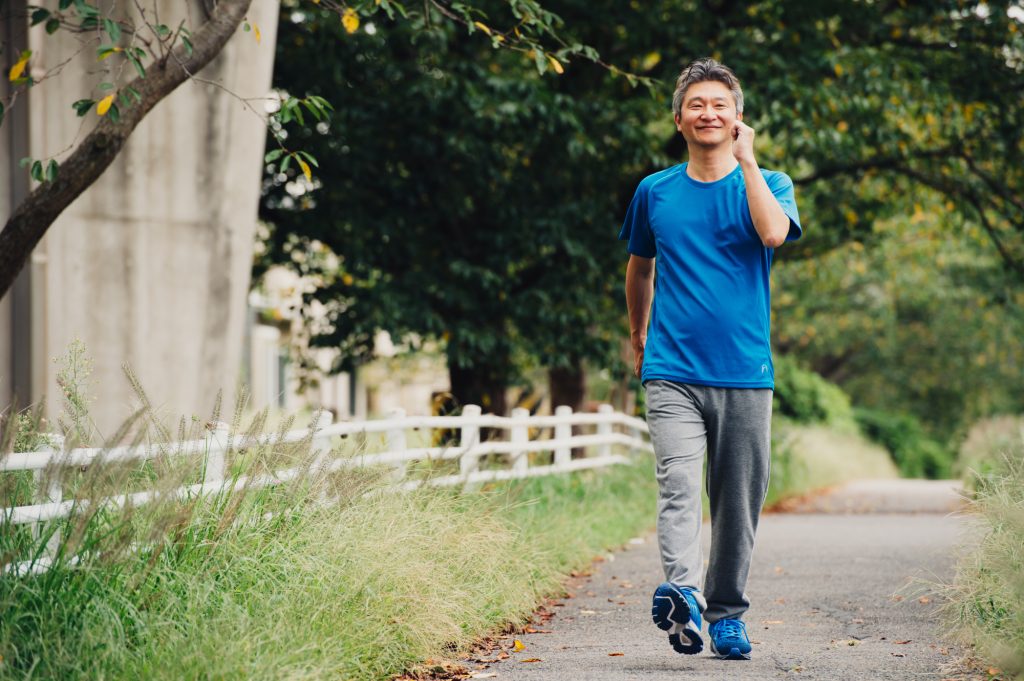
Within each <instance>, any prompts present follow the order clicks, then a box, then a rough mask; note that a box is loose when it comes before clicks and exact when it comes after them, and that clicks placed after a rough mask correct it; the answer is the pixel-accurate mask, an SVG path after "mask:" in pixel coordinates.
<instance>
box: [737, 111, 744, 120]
mask: <svg viewBox="0 0 1024 681" xmlns="http://www.w3.org/2000/svg"><path fill="white" fill-rule="evenodd" d="M736 120H738V121H742V120H743V112H742V111H740V112H739V113H737V114H736Z"/></svg>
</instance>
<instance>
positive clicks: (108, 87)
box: [96, 83, 114, 90]
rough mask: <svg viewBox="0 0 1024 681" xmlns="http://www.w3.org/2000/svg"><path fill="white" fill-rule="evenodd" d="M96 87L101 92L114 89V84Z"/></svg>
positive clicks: (103, 84) (101, 84)
mask: <svg viewBox="0 0 1024 681" xmlns="http://www.w3.org/2000/svg"><path fill="white" fill-rule="evenodd" d="M96 87H98V88H99V89H101V90H113V89H114V84H113V83H100V84H99V85H97V86H96Z"/></svg>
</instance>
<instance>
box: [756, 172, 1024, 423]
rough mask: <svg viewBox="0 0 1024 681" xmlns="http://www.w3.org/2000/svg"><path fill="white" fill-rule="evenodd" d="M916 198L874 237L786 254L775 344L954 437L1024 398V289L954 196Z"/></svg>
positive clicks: (862, 395)
mask: <svg viewBox="0 0 1024 681" xmlns="http://www.w3.org/2000/svg"><path fill="white" fill-rule="evenodd" d="M873 191H876V192H878V193H879V195H880V196H881V195H884V192H885V191H886V190H885V188H884V187H882V186H880V185H879V186H876V187H874V189H873ZM893 200H894V201H899V200H902V199H901V198H900V197H893ZM910 201H912V202H913V203H914V206H912V208H911V210H912V211H913V213H912V215H911V216H910V217H909V219H907V218H893V219H890V220H884V221H878V222H876V223H875V225H874V227H873V230H872V236H871V237H870V241H866V242H861V241H851V242H850V243H848V244H846V245H844V246H841V247H838V248H836V249H833V250H832V251H831V252H829V253H827V254H823V255H821V256H818V257H816V258H813V259H808V260H783V262H781V263H779V265H777V266H776V268H775V271H774V272H773V277H774V283H775V287H776V289H777V292H776V294H775V296H774V309H773V321H772V326H773V330H774V333H775V339H776V344H777V346H778V348H780V349H782V350H783V351H784V352H786V353H789V354H792V355H794V356H796V357H798V358H799V359H800V360H801V361H803V362H805V363H807V364H808V365H809V366H810V367H812V368H813V369H815V370H816V371H818V372H819V373H821V374H822V375H823V376H825V377H826V378H828V379H829V380H831V381H834V382H837V383H839V384H840V385H842V387H843V389H844V390H846V391H847V392H848V393H849V394H850V396H851V398H852V400H853V402H854V403H855V404H859V405H863V406H866V407H871V408H874V409H881V410H888V411H902V412H908V413H910V414H912V415H914V416H915V417H917V418H918V419H919V420H920V421H921V422H922V423H923V424H924V425H925V427H926V428H927V429H928V430H929V431H930V432H931V433H932V434H934V436H936V437H938V438H939V439H941V440H947V439H952V438H953V437H955V436H957V434H958V433H961V432H962V431H963V429H965V428H966V424H968V423H971V422H973V421H975V420H976V419H978V418H980V417H982V416H985V415H987V414H991V413H999V412H1006V411H1014V410H1019V409H1021V408H1024V402H1022V401H1021V400H1022V399H1024V397H1022V394H1021V393H1020V391H1019V390H1016V388H1015V385H1016V383H1017V382H1018V379H1019V376H1020V366H1021V365H1022V364H1024V343H1022V341H1021V339H1022V338H1024V314H1022V309H1024V307H1022V306H1024V290H1022V288H1021V286H1020V285H1019V283H1017V282H1016V281H1015V280H1014V278H1013V277H1012V275H1011V274H1010V273H1008V272H1006V271H1005V269H1004V268H1003V267H1002V265H1001V263H1000V261H999V259H998V256H997V254H996V253H995V252H994V251H993V249H992V246H991V244H990V243H989V242H988V241H987V240H986V237H985V236H984V234H983V231H982V230H981V228H980V227H979V226H977V225H973V224H971V223H970V222H967V221H964V220H963V219H962V218H961V217H959V216H958V215H957V213H956V212H955V210H954V207H953V206H952V205H951V204H944V203H943V202H941V201H940V200H939V199H938V198H937V197H935V196H921V197H915V198H912V199H910Z"/></svg>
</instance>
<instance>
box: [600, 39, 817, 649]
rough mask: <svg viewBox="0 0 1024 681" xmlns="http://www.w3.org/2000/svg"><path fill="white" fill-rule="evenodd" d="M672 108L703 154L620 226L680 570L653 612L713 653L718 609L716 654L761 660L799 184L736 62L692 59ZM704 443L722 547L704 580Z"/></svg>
mask: <svg viewBox="0 0 1024 681" xmlns="http://www.w3.org/2000/svg"><path fill="white" fill-rule="evenodd" d="M672 109H673V112H674V114H675V122H676V128H677V129H678V130H679V132H680V133H682V135H683V138H684V139H685V140H686V146H687V149H688V152H689V162H687V163H682V164H680V165H676V166H673V167H671V168H668V169H667V170H662V171H660V172H657V173H654V174H653V175H650V176H648V177H646V178H644V179H643V180H642V181H641V182H640V186H639V187H638V188H637V190H636V194H635V196H634V197H633V200H632V202H631V203H630V205H629V211H628V213H627V214H626V220H625V224H623V226H622V232H621V233H620V234H619V238H620V239H623V240H628V241H629V246H628V250H629V253H630V256H629V264H628V265H627V267H626V301H627V305H628V308H629V325H630V337H631V341H632V345H633V352H634V355H635V365H634V369H635V371H636V373H637V375H638V376H640V377H641V379H642V382H643V385H644V388H645V390H646V398H647V423H648V425H649V427H650V431H651V441H652V443H653V445H654V452H655V458H656V476H657V479H658V488H659V494H658V544H659V545H660V547H661V561H662V566H663V567H664V570H665V578H666V580H667V581H666V582H664V583H663V584H662V585H661V586H659V587H658V589H657V590H656V591H655V592H654V604H653V607H652V615H653V617H654V622H655V624H657V625H658V627H659V628H661V629H663V630H666V631H669V637H668V638H669V642H670V643H671V645H672V647H673V648H674V649H675V650H676V651H677V652H680V653H684V654H689V655H692V654H696V653H699V652H700V651H701V650H703V648H704V641H703V639H702V638H701V620H702V616H703V619H706V620H707V621H708V634H709V636H710V639H711V650H712V652H713V653H714V654H715V655H717V656H718V657H721V658H726V659H750V640H749V638H748V637H747V633H746V627H745V625H744V623H743V621H742V619H741V618H742V616H743V614H744V613H745V612H746V610H747V608H748V607H750V601H749V600H748V599H747V596H746V594H745V593H744V589H745V587H746V583H747V573H748V571H749V568H750V557H751V553H752V552H753V548H754V534H755V532H756V531H757V521H758V517H759V516H760V513H761V506H762V504H763V503H764V498H765V494H766V492H767V490H768V473H769V466H770V461H771V454H770V439H771V438H770V428H771V413H772V391H773V389H774V387H775V374H774V369H773V366H772V355H771V346H770V343H769V319H770V294H769V285H768V275H769V272H770V270H771V265H772V253H773V249H775V248H777V247H778V246H781V245H782V243H783V242H785V241H788V240H793V239H797V238H799V237H800V235H801V233H802V230H801V228H800V218H799V215H798V213H797V209H796V201H795V199H794V197H793V182H792V180H790V178H789V177H788V176H787V175H786V174H785V173H781V172H774V171H771V170H762V169H761V168H759V167H758V165H757V161H756V160H755V157H754V130H753V129H752V128H750V127H749V126H747V125H745V124H744V123H743V122H742V121H743V91H742V90H741V88H740V83H739V80H738V79H737V78H736V75H735V74H734V73H733V72H732V71H731V70H730V69H729V68H728V67H726V66H724V65H722V64H719V63H718V62H716V61H715V60H713V59H699V60H697V61H694V62H692V63H691V64H690V65H689V66H687V67H686V68H685V69H683V71H682V73H681V74H680V76H679V80H678V81H677V83H676V90H675V94H674V96H673V98H672ZM655 260H657V295H655V294H654V291H655V286H654V271H655ZM652 300H653V310H652ZM648 315H650V324H648ZM705 450H706V451H707V480H706V484H707V491H708V497H709V500H710V502H711V555H710V560H709V562H708V568H707V577H706V579H705V580H702V568H703V559H702V558H703V556H702V552H701V543H700V528H701V495H700V484H701V466H702V464H703V462H704V452H705ZM702 581H703V582H704V583H705V587H704V591H703V592H702V591H701V584H702Z"/></svg>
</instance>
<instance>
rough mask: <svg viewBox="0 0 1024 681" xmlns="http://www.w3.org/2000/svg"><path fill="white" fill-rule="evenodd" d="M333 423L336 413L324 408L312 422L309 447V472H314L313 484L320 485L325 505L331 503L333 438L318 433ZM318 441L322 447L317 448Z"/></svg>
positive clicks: (320, 495) (322, 500)
mask: <svg viewBox="0 0 1024 681" xmlns="http://www.w3.org/2000/svg"><path fill="white" fill-rule="evenodd" d="M332 423H334V414H332V413H331V412H330V411H328V410H327V409H323V410H321V411H320V413H319V414H317V417H316V420H315V421H313V423H312V424H310V430H312V439H311V440H310V443H309V448H310V450H312V451H311V453H312V455H313V459H312V461H310V469H309V472H310V473H311V474H312V479H313V484H314V485H319V487H320V494H319V495H318V499H319V500H320V503H321V504H323V505H324V506H326V505H327V504H328V503H330V495H329V493H328V489H327V487H328V485H327V465H328V464H329V463H330V459H331V440H330V438H326V437H319V435H318V434H319V433H320V431H322V430H323V429H324V428H327V427H328V426H330V425H331V424H332ZM318 442H319V443H320V445H319V446H320V449H318V448H317V447H318V445H317V443H318Z"/></svg>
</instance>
